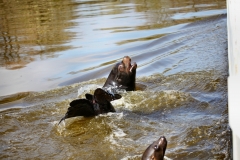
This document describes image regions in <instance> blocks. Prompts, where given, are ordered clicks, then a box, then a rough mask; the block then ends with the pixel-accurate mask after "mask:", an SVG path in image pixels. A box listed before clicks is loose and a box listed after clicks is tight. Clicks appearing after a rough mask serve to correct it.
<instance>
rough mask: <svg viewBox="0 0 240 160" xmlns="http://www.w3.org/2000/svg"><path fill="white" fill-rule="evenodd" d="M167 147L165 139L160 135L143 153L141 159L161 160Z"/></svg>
mask: <svg viewBox="0 0 240 160" xmlns="http://www.w3.org/2000/svg"><path fill="white" fill-rule="evenodd" d="M166 148H167V139H166V138H165V137H164V136H161V137H160V138H159V139H158V140H157V141H155V142H153V143H152V144H151V145H150V146H149V147H148V148H147V149H146V150H145V152H144V153H143V156H142V160H163V158H164V155H165V151H166Z"/></svg>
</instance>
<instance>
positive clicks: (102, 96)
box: [94, 88, 122, 103]
mask: <svg viewBox="0 0 240 160" xmlns="http://www.w3.org/2000/svg"><path fill="white" fill-rule="evenodd" d="M94 98H95V99H96V100H97V102H99V103H105V102H106V101H107V102H111V101H113V100H116V99H120V98H122V96H121V95H120V94H111V93H109V92H107V91H105V90H103V89H101V88H97V89H96V90H95V92H94Z"/></svg>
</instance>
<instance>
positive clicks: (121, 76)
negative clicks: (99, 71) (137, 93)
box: [103, 56, 137, 91]
mask: <svg viewBox="0 0 240 160" xmlns="http://www.w3.org/2000/svg"><path fill="white" fill-rule="evenodd" d="M136 70H137V63H135V62H134V63H133V64H131V58H130V57H129V56H125V57H124V58H123V60H122V61H121V62H119V63H117V64H116V65H115V66H114V67H113V69H112V70H111V72H110V74H109V76H108V78H107V80H106V82H105V84H104V85H103V87H104V88H108V87H116V88H117V89H125V90H126V91H134V90H135V81H136Z"/></svg>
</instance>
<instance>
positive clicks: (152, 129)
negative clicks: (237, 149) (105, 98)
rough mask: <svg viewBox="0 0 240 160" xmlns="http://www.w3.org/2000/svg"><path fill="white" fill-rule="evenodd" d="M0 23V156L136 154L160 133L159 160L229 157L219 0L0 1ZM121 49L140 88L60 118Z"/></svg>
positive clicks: (222, 16) (101, 78)
mask: <svg viewBox="0 0 240 160" xmlns="http://www.w3.org/2000/svg"><path fill="white" fill-rule="evenodd" d="M0 21H1V23H0V31H1V32H0V58H1V61H0V74H1V79H0V90H1V92H0V96H1V97H0V110H1V112H0V119H1V121H0V124H1V129H0V137H1V138H0V141H1V147H0V153H1V156H0V158H1V159H16V158H21V159H93V160H96V159H111V160H112V159H116V160H118V159H119V160H120V159H122V160H126V159H129V160H135V159H140V157H141V155H142V153H143V151H144V150H145V149H146V148H147V146H148V145H149V144H151V143H152V142H153V141H154V140H156V139H158V138H159V137H160V136H161V135H165V136H166V138H167V140H168V147H167V151H166V157H165V158H166V159H232V157H231V139H230V129H229V128H228V102H227V76H228V59H227V26H226V21H227V19H226V2H225V1H223V0H215V1H212V2H209V1H204V0H200V1H194V0H182V1H176V0H171V1H165V0H162V1H155V0H150V1H141V0H135V1H129V0H122V1H77V0H61V1H51V0H46V1H36V2H35V1H27V0H23V1H21V2H20V1H0ZM125 55H129V56H130V57H132V61H135V62H137V64H138V69H137V83H138V84H140V85H138V86H140V87H138V90H137V91H134V92H124V93H122V96H123V98H122V99H120V100H117V101H114V102H112V104H113V106H114V107H115V109H116V110H117V112H116V113H112V114H107V115H100V116H97V117H93V118H81V117H78V118H72V119H69V120H66V121H65V122H64V123H62V124H61V125H60V126H58V125H57V123H58V122H59V120H60V119H61V118H62V116H63V115H64V114H65V112H66V110H67V108H68V106H69V102H71V101H72V100H74V99H76V98H83V97H84V94H85V93H93V92H94V90H95V89H96V88H97V87H102V85H103V84H104V82H105V80H106V76H107V75H108V74H109V72H110V70H111V68H112V66H113V65H114V64H115V63H116V62H118V61H120V60H121V58H122V57H123V56H125ZM141 85H144V86H146V87H144V88H141Z"/></svg>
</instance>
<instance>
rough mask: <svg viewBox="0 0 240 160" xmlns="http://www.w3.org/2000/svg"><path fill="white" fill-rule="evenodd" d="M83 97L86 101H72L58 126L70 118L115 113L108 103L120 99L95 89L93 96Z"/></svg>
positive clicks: (119, 96) (86, 95) (117, 95)
mask: <svg viewBox="0 0 240 160" xmlns="http://www.w3.org/2000/svg"><path fill="white" fill-rule="evenodd" d="M85 97H86V99H76V100H73V101H72V102H71V103H70V107H69V108H68V111H67V113H66V114H65V116H64V117H63V118H62V119H61V120H60V122H59V123H58V124H60V123H61V122H62V121H63V120H65V119H67V118H71V117H77V116H84V117H91V116H96V115H99V114H102V113H108V112H116V111H115V109H114V107H113V106H112V104H111V103H110V102H111V101H113V100H116V99H120V98H122V96H121V95H119V94H110V93H109V92H106V91H105V90H103V89H101V88H97V89H96V90H95V91H94V95H91V94H85Z"/></svg>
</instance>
